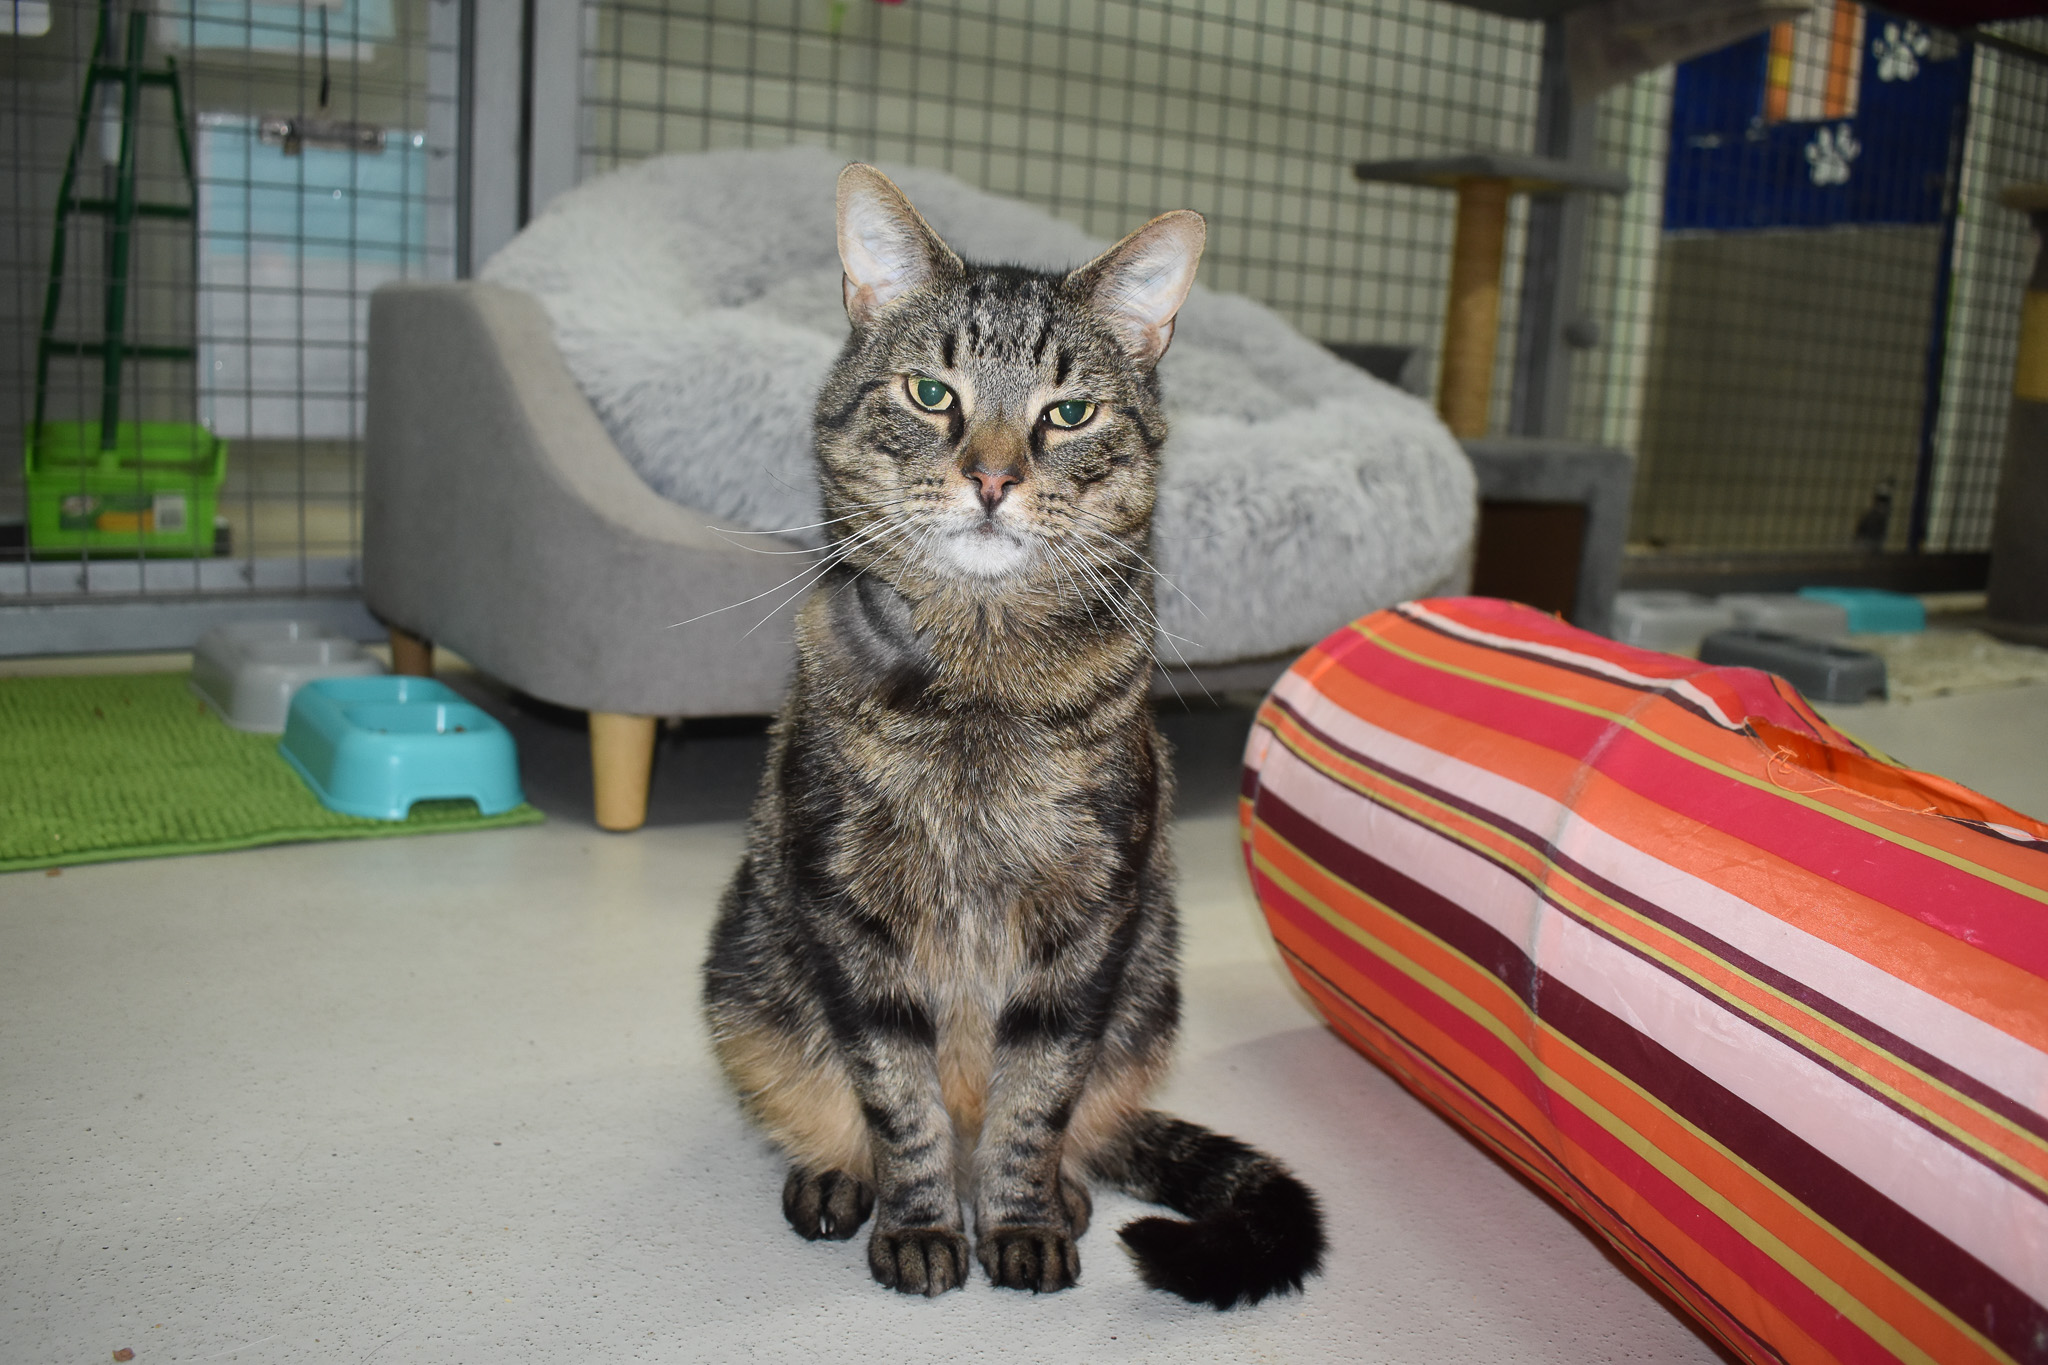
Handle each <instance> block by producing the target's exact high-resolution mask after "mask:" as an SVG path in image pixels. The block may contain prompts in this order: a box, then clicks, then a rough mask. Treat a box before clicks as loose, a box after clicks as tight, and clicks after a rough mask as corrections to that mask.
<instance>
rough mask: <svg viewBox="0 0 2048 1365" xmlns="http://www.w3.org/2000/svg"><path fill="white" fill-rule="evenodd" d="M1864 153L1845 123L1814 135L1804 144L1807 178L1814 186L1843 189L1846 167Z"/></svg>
mask: <svg viewBox="0 0 2048 1365" xmlns="http://www.w3.org/2000/svg"><path fill="white" fill-rule="evenodd" d="M1862 151H1863V144H1862V143H1860V142H1858V141H1857V140H1856V134H1854V133H1852V132H1850V131H1849V125H1848V124H1846V123H1842V124H1837V125H1836V126H1835V127H1833V128H1821V129H1818V130H1817V131H1815V133H1814V135H1813V141H1811V142H1809V143H1807V144H1806V165H1807V168H1808V170H1807V174H1809V175H1811V176H1812V177H1813V183H1814V184H1816V185H1843V184H1847V183H1848V180H1849V163H1850V162H1852V161H1854V160H1855V159H1856V158H1857V156H1858V155H1859V154H1860V153H1861V152H1862Z"/></svg>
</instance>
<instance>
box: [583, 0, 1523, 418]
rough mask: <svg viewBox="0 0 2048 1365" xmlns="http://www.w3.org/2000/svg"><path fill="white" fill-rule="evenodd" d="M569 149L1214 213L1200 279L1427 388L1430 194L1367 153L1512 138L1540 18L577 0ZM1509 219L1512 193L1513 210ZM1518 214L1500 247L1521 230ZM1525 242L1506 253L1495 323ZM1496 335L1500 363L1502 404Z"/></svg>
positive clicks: (1360, 10)
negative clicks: (578, 65) (578, 86)
mask: <svg viewBox="0 0 2048 1365" xmlns="http://www.w3.org/2000/svg"><path fill="white" fill-rule="evenodd" d="M584 15H585V33H584V52H585V62H584V128H583V147H582V168H583V172H584V173H585V174H586V175H588V174H591V173H595V172H598V171H602V170H605V169H607V168H609V167H612V166H615V165H618V164H620V163H623V162H629V161H634V160H638V159H640V158H643V157H647V156H652V155H655V154H658V153H662V152H683V151H696V150H701V149H707V148H716V147H734V146H774V145H779V144H783V143H791V142H797V143H812V144H818V145H823V146H828V147H831V148H833V149H835V150H837V151H839V152H841V153H843V154H845V155H846V156H848V157H849V158H852V157H859V158H864V159H872V160H879V161H883V162H892V161H893V162H909V163H914V164H919V165H925V166H931V167H936V168H939V169H943V170H946V171H949V172H951V173H953V174H955V175H958V176H960V177H961V178H963V179H965V180H967V181H969V182H971V183H973V184H975V185H978V186H980V187H982V188H985V189H988V190H992V191H994V192H996V193H999V194H1008V195H1014V196H1017V197H1019V198H1022V199H1025V200H1028V201H1031V202H1032V203H1035V204H1037V205H1039V206H1041V207H1043V208H1045V209H1047V210H1049V211H1051V212H1053V213H1055V214H1059V215H1061V216H1063V217H1066V218H1069V219H1071V220H1073V221H1075V222H1077V223H1079V224H1081V225H1082V226H1083V227H1085V228H1087V229H1088V230H1089V231H1091V232H1093V233H1095V234H1096V235H1098V236H1100V237H1103V238H1106V239H1114V238H1116V237H1118V236H1120V235H1122V234H1123V233H1125V232H1128V231H1129V230H1130V229H1131V228H1133V227H1135V226H1137V225H1138V224H1139V223H1142V222H1144V221H1145V220H1146V219H1147V218H1149V217H1150V216H1152V215H1153V214H1156V213H1160V212H1163V211H1165V210H1167V209H1172V208H1182V207H1186V208H1194V209H1197V210H1199V211H1201V212H1202V213H1203V214H1204V215H1206V216H1207V217H1208V219H1209V223H1210V245H1209V249H1208V252H1207V254H1206V255H1205V257H1204V259H1203V265H1202V275H1203V279H1204V282H1205V283H1208V284H1210V285H1213V286H1215V287H1218V288H1222V289H1228V290H1234V291H1238V292H1242V293H1246V294H1249V295H1251V296H1252V297H1254V298H1257V299H1259V300H1260V301H1262V302H1264V303H1266V304H1268V305H1270V306H1272V307H1273V308H1275V309H1277V310H1278V311H1279V312H1280V313H1281V314H1283V315H1284V316H1285V317H1287V318H1288V320H1289V321H1291V322H1292V323H1294V325H1295V326H1297V327H1298V328H1300V329H1301V330H1302V331H1303V332H1304V333H1305V334H1307V335H1308V336H1311V337H1315V338H1318V339H1321V340H1324V341H1331V342H1344V343H1359V344H1365V345H1370V346H1377V347H1384V348H1386V349H1385V350H1384V351H1381V352H1376V353H1375V355H1376V357H1379V359H1376V362H1375V363H1385V364H1386V365H1387V367H1388V368H1389V369H1390V370H1398V368H1399V365H1400V362H1401V357H1402V356H1403V355H1404V354H1406V353H1410V352H1413V351H1421V352H1424V353H1425V354H1423V355H1422V356H1421V357H1420V362H1421V363H1420V364H1418V365H1417V366H1416V367H1415V368H1414V369H1413V370H1411V371H1410V374H1411V379H1412V380H1413V382H1416V383H1417V386H1418V387H1420V386H1426V385H1427V383H1428V375H1429V367H1430V356H1431V355H1432V354H1433V352H1434V350H1435V348H1436V347H1437V346H1438V344H1439V341H1440V337H1441V332H1442V328H1443V301H1444V286H1445V277H1446V274H1447V272H1448V268H1449V248H1448V244H1449V241H1450V234H1451V221H1452V213H1453V204H1452V198H1451V196H1450V195H1449V194H1447V193H1445V192H1443V191H1440V190H1432V189H1420V188H1413V187H1406V186H1397V185H1380V184H1370V185H1368V184H1360V183H1359V182H1358V181H1357V180H1356V179H1355V178H1354V177H1353V176H1352V174H1351V167H1352V165H1353V164H1354V163H1355V162H1358V161H1361V160H1377V159H1387V158H1394V157H1413V156H1424V155H1432V154H1438V153H1451V152H1466V151H1474V150H1484V151H1511V152H1527V151H1529V150H1530V138H1531V135H1532V130H1533V127H1534V117H1535V108H1536V99H1537V87H1538V77H1539V67H1540V59H1541V50H1542V30H1541V28H1540V26H1538V25H1535V24H1530V23H1522V22H1516V21H1512V20H1506V19H1500V18H1496V17H1493V16H1491V15H1488V14H1483V13H1479V12H1477V11H1474V10H1469V9H1463V8H1459V7H1456V6H1453V5H1447V4H1438V3H1433V0H1381V2H1380V3H1367V4H1343V3H1322V2H1320V0H1203V2H1202V3H1195V4H1189V3H1164V2H1163V0H1122V2H1121V3H1119V2H1117V0H1111V2H1110V3H1086V4H1080V3H1053V4H1039V5H1030V6H1023V5H1002V4H997V3H994V0H969V3H964V4H947V5H936V4H919V3H916V0H912V3H908V4H901V5H887V4H876V3H873V0H849V2H848V3H846V4H844V5H833V4H830V3H827V2H826V0H767V2H766V3H759V4H753V3H740V2H739V0H668V2H666V3H665V2H664V0H587V2H586V4H585V10H584ZM1518 219H1519V210H1518ZM1521 240H1522V234H1521V232H1520V230H1519V222H1517V223H1516V224H1512V225H1511V227H1510V231H1509V241H1510V243H1513V244H1519V243H1520V241H1521ZM1519 267H1520V256H1519V251H1518V250H1516V249H1511V250H1510V253H1509V259H1508V261H1507V263H1506V275H1505V281H1504V285H1505V287H1504V289H1503V295H1504V298H1505V299H1506V300H1507V302H1508V306H1507V308H1506V310H1505V311H1506V317H1505V318H1504V326H1503V335H1504V336H1511V335H1512V331H1513V325H1514V317H1513V312H1514V310H1513V299H1514V296H1515V291H1516V288H1517V281H1518V278H1519ZM1512 363H1513V355H1512V348H1511V347H1508V346H1504V347H1503V349H1502V351H1501V352H1500V354H1499V357H1498V365H1499V369H1500V373H1501V375H1502V376H1503V379H1502V380H1501V381H1500V382H1497V383H1496V385H1495V390H1494V392H1495V400H1494V401H1495V405H1496V408H1497V409H1498V411H1499V412H1500V414H1501V416H1502V418H1503V419H1504V418H1505V413H1506V403H1507V391H1508V387H1509V386H1508V384H1507V383H1506V382H1505V378H1504V376H1505V375H1506V373H1507V371H1508V368H1509V367H1510V366H1511V365H1512Z"/></svg>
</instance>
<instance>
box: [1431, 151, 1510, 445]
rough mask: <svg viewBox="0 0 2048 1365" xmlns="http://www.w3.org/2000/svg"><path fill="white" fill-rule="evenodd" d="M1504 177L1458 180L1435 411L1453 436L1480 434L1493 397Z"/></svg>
mask: <svg viewBox="0 0 2048 1365" xmlns="http://www.w3.org/2000/svg"><path fill="white" fill-rule="evenodd" d="M1512 193H1513V187H1512V185H1511V184H1510V183H1509V182H1508V181H1507V180H1504V179H1495V178H1492V177H1476V176H1475V177H1472V178H1469V179H1465V180H1460V181H1459V182H1458V225H1457V230H1456V235H1455V236H1454V237H1453V239H1452V243H1451V297H1450V304H1449V306H1448V307H1447V308H1446V309H1445V310H1444V358H1443V372H1442V374H1441V375H1440V377H1439V378H1438V381H1437V402H1436V408H1437V412H1438V413H1439V414H1441V415H1442V417H1443V419H1444V424H1445V425H1446V426H1448V427H1450V429H1451V434H1452V435H1454V436H1460V437H1468V436H1484V435H1485V434H1486V416H1487V406H1488V403H1489V401H1490V400H1491V398H1492V396H1493V352H1494V345H1495V342H1496V341H1497V339H1498V336H1499V332H1500V263H1501V252H1502V248H1503V246H1504V245H1505V243H1506V241H1507V231H1508V199H1509V196H1510V195H1511V194H1512Z"/></svg>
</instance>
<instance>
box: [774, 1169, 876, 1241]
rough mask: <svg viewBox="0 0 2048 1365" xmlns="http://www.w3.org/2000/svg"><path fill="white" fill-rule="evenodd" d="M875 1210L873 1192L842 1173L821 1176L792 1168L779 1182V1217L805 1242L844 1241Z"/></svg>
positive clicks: (857, 1229)
mask: <svg viewBox="0 0 2048 1365" xmlns="http://www.w3.org/2000/svg"><path fill="white" fill-rule="evenodd" d="M874 1207H875V1192H874V1190H873V1189H872V1188H870V1187H869V1185H868V1183H867V1182H866V1181H864V1180H861V1179H859V1178H857V1177H855V1176H850V1175H848V1174H847V1173H846V1172H845V1171H825V1172H823V1173H820V1172H817V1171H807V1170H804V1169H803V1168H802V1167H800V1166H792V1167H790V1168H789V1179H787V1180H785V1181H783V1182H782V1216H783V1217H784V1218H787V1219H788V1220H789V1225H790V1226H791V1227H793V1228H795V1229H796V1230H797V1232H798V1234H799V1235H801V1236H802V1237H803V1238H804V1239H805V1240H807V1241H812V1242H815V1241H817V1240H818V1239H819V1238H820V1237H827V1238H830V1239H831V1240H832V1241H835V1242H843V1241H845V1240H847V1239H848V1238H849V1237H851V1236H853V1234H854V1233H855V1232H857V1231H859V1229H860V1225H861V1224H862V1223H865V1222H867V1221H868V1213H869V1211H870V1210H872V1209H873V1208H874Z"/></svg>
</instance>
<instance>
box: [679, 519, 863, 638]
mask: <svg viewBox="0 0 2048 1365" xmlns="http://www.w3.org/2000/svg"><path fill="white" fill-rule="evenodd" d="M883 524H884V525H887V524H888V523H883ZM872 529H873V528H865V529H863V530H862V531H861V532H858V533H856V534H855V535H854V536H853V537H852V538H851V539H850V540H846V541H837V542H835V543H834V544H833V545H832V546H829V547H827V548H828V549H840V548H842V547H844V549H845V553H846V554H850V553H852V548H853V547H854V546H857V545H859V544H860V542H861V538H862V536H864V535H867V534H869V532H870V531H871V530H872ZM844 557H845V555H844V554H842V555H840V556H839V558H844ZM837 562H838V559H832V560H828V561H827V562H825V563H822V564H807V565H805V566H804V567H803V569H801V570H800V571H798V572H797V573H795V574H792V575H791V576H790V577H788V578H785V579H783V580H782V581H781V582H780V583H777V584H776V585H775V586H774V587H772V588H770V589H768V590H767V591H766V592H757V593H755V594H754V595H753V596H752V597H749V598H745V599H744V600H742V601H738V602H729V603H727V604H726V605H725V606H722V607H713V608H712V609H711V610H710V611H705V612H699V613H698V614H697V615H695V616H692V617H690V618H689V620H687V621H676V622H674V623H672V624H670V625H669V626H667V627H666V629H668V630H674V629H676V627H678V626H687V625H691V624H693V623H695V622H697V621H701V620H703V619H704V618H705V617H707V616H716V615H718V614H719V613H720V612H726V611H732V610H734V609H735V608H738V607H744V606H747V605H749V604H751V603H754V602H758V601H760V600H761V599H762V598H764V597H773V596H774V595H775V594H776V593H778V592H781V591H782V590H783V589H784V588H786V587H788V586H789V585H790V584H792V583H795V582H797V581H799V580H801V579H804V578H807V577H810V576H811V575H813V574H818V573H822V572H823V571H824V570H826V569H829V568H831V567H832V565H833V564H835V563H837ZM805 586H806V587H808V586H809V584H805ZM798 591H799V592H801V591H802V589H801V588H800V589H798ZM785 600H786V599H785ZM779 610H781V603H777V604H776V607H775V608H774V609H773V610H771V611H770V612H769V613H768V615H769V616H773V615H774V614H775V612H776V611H779ZM764 619H766V618H764ZM756 629H758V626H757V627H756ZM747 633H748V634H750V635H751V634H752V633H753V632H752V631H749V632H747Z"/></svg>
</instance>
